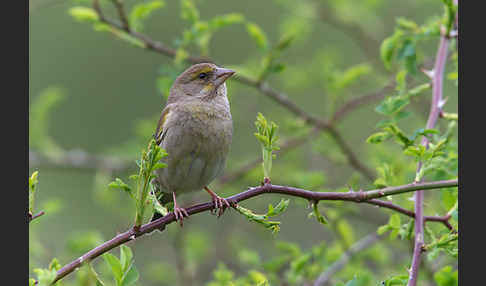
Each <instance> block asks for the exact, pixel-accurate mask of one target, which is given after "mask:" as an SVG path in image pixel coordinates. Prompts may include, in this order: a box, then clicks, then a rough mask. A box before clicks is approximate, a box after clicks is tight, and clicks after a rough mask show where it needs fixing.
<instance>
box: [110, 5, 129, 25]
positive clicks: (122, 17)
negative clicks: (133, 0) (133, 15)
mask: <svg viewBox="0 0 486 286" xmlns="http://www.w3.org/2000/svg"><path fill="white" fill-rule="evenodd" d="M111 2H113V5H115V7H116V10H117V11H118V17H120V21H121V22H122V27H123V30H125V31H127V32H130V24H129V23H128V18H127V15H126V14H125V8H124V7H123V1H122V0H111Z"/></svg>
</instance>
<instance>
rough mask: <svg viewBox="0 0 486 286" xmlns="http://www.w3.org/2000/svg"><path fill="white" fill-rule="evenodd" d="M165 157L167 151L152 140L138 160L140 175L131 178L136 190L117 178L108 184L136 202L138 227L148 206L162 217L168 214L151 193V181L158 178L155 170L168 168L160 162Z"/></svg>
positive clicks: (136, 223) (136, 224)
mask: <svg viewBox="0 0 486 286" xmlns="http://www.w3.org/2000/svg"><path fill="white" fill-rule="evenodd" d="M165 156H167V153H166V152H165V150H164V149H162V148H160V146H158V145H157V144H156V143H155V140H153V139H152V140H151V141H150V142H149V145H148V147H147V150H144V151H143V152H142V156H141V158H140V160H137V165H138V167H139V172H138V174H133V175H131V176H129V179H130V180H133V181H136V182H137V188H136V190H135V189H133V188H131V187H130V186H129V185H128V184H126V183H125V182H123V181H122V180H121V179H120V178H116V179H115V181H113V182H111V183H110V184H108V187H110V188H116V189H120V190H122V191H124V192H126V193H128V195H130V197H131V198H132V199H134V200H135V205H136V215H135V226H136V227H138V226H140V225H141V224H142V223H143V218H144V215H145V210H146V209H145V208H146V206H147V205H151V206H152V207H153V209H154V210H155V211H157V212H159V213H161V214H162V215H165V214H167V209H166V208H164V207H163V206H162V205H160V203H159V202H158V201H157V198H156V197H155V192H153V191H152V192H151V190H152V184H151V181H152V180H153V179H154V178H155V177H156V174H155V173H154V172H155V170H157V169H160V168H165V167H166V164H164V163H162V162H160V159H162V158H164V157H165Z"/></svg>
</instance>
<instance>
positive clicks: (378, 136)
mask: <svg viewBox="0 0 486 286" xmlns="http://www.w3.org/2000/svg"><path fill="white" fill-rule="evenodd" d="M390 137H392V136H391V134H390V133H388V132H377V133H375V134H372V135H370V136H369V137H368V138H367V139H366V142H367V143H371V144H378V143H381V142H383V141H385V140H387V139H389V138H390Z"/></svg>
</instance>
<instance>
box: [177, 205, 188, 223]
mask: <svg viewBox="0 0 486 286" xmlns="http://www.w3.org/2000/svg"><path fill="white" fill-rule="evenodd" d="M174 215H175V219H176V221H178V222H179V224H180V225H181V227H183V226H184V223H183V221H184V216H186V217H189V214H188V213H187V211H186V209H185V208H179V207H176V206H174Z"/></svg>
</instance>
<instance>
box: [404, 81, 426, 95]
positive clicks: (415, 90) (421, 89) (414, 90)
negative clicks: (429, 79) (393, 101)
mask: <svg viewBox="0 0 486 286" xmlns="http://www.w3.org/2000/svg"><path fill="white" fill-rule="evenodd" d="M431 87H432V85H431V84H430V83H424V84H421V85H418V86H416V87H414V88H412V89H410V90H409V91H408V94H409V95H410V96H417V95H420V94H421V93H422V92H424V91H425V90H428V89H430V88H431Z"/></svg>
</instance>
